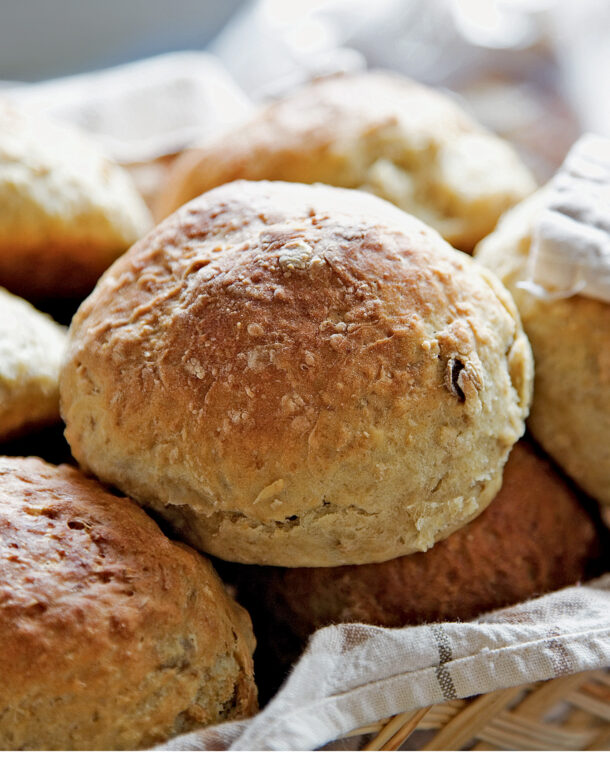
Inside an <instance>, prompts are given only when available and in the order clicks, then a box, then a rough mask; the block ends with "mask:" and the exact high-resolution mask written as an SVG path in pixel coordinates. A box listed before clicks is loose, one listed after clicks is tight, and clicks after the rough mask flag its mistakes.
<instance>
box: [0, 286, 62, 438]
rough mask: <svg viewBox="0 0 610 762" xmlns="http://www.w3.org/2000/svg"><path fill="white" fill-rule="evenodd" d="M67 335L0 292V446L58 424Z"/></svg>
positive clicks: (7, 293) (24, 303)
mask: <svg viewBox="0 0 610 762" xmlns="http://www.w3.org/2000/svg"><path fill="white" fill-rule="evenodd" d="M65 345H66V330H65V329H64V328H63V327H62V326H59V325H57V324H56V323H55V322H54V321H53V320H51V318H49V317H47V316H46V315H43V314H42V313H41V312H38V311H37V310H35V309H34V308H33V307H32V306H31V305H30V304H28V303H27V302H26V301H24V300H23V299H20V298H19V297H16V296H13V294H10V293H9V292H8V291H6V290H5V289H3V288H0V440H5V439H8V438H10V437H14V436H16V435H18V434H20V433H22V432H23V431H24V430H27V429H29V428H34V427H37V426H42V425H45V424H50V423H54V422H55V421H59V367H60V364H61V360H62V356H63V351H64V348H65Z"/></svg>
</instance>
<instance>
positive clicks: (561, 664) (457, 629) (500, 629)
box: [157, 574, 610, 751]
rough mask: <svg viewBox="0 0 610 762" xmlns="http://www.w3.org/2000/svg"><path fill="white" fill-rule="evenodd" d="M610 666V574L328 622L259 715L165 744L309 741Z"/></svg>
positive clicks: (270, 746) (255, 745) (240, 746)
mask: <svg viewBox="0 0 610 762" xmlns="http://www.w3.org/2000/svg"><path fill="white" fill-rule="evenodd" d="M605 667H610V574H607V575H605V576H603V577H601V578H600V579H598V580H595V581H594V582H592V583H589V584H588V585H582V586H575V587H570V588H565V589H564V590H560V591H558V592H556V593H551V594H549V595H546V596H543V597H542V598H537V599H535V600H532V601H529V602H527V603H523V604H520V605H518V606H513V607H510V608H507V609H502V610H500V611H497V612H493V613H491V614H488V615H485V616H482V617H480V618H479V619H477V620H476V621H473V622H447V623H443V624H430V625H422V626H419V627H405V628H400V629H398V628H397V629H386V628H382V627H373V626H370V625H363V624H341V625H334V626H331V627H325V628H324V629H322V630H319V631H318V632H317V633H315V635H314V636H313V637H312V638H311V640H310V642H309V645H308V648H307V650H306V651H305V653H304V654H303V655H302V657H301V659H300V660H299V662H298V663H297V664H296V665H295V667H294V669H293V671H292V673H291V674H290V676H289V677H288V679H287V681H286V683H285V684H284V686H283V687H282V688H281V689H280V691H279V692H278V694H277V695H276V696H275V698H274V699H273V700H272V701H271V702H270V703H269V704H268V705H267V706H266V707H265V709H264V710H263V711H261V712H260V713H259V714H258V715H257V716H256V717H253V718H252V719H250V720H243V721H240V722H232V723H227V724H225V725H219V726H216V727H213V728H207V729H204V730H201V731H197V732H194V733H190V734H187V735H185V736H181V737H178V738H175V739H173V740H171V741H169V742H168V743H166V744H164V745H163V746H160V747H157V748H159V749H165V750H196V749H197V750H198V749H202V750H203V749H206V750H213V749H216V750H219V749H231V750H235V751H238V750H312V749H318V748H320V747H322V746H324V745H325V744H327V743H328V742H330V741H332V740H334V739H336V738H338V737H339V736H341V735H343V734H345V733H347V732H349V731H351V730H354V729H356V728H358V727H361V726H364V725H367V724H371V723H374V722H377V721H379V720H381V719H384V718H386V717H389V716H391V715H394V714H398V713H400V712H405V711H409V710H413V709H418V708H420V707H425V706H430V705H432V704H436V703H440V702H443V701H447V700H450V699H455V698H466V697H468V696H474V695H478V694H481V693H490V692H492V691H495V690H499V689H502V688H510V687H513V686H519V685H525V684H528V683H531V682H537V681H541V680H551V679H553V678H555V677H561V676H563V675H568V674H574V673H577V672H586V671H589V670H594V669H600V668H605Z"/></svg>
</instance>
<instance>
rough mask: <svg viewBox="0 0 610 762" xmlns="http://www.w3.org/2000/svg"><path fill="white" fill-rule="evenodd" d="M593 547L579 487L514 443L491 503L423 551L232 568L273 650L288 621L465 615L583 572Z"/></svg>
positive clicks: (401, 622) (391, 621)
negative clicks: (372, 559)
mask: <svg viewBox="0 0 610 762" xmlns="http://www.w3.org/2000/svg"><path fill="white" fill-rule="evenodd" d="M598 553H599V543H598V541H597V534H596V529H595V526H594V523H593V521H592V520H591V518H590V517H589V515H588V513H587V511H586V510H585V507H584V505H583V497H582V495H580V494H578V493H577V492H576V491H575V490H574V489H573V488H572V487H571V486H570V485H569V484H568V483H567V482H566V480H565V478H564V477H563V476H562V475H561V473H560V472H558V471H557V469H556V468H555V467H554V466H553V465H552V464H551V462H550V461H549V460H548V459H547V458H546V457H544V455H543V454H542V453H540V452H537V451H536V450H535V449H534V448H533V447H532V446H531V445H530V444H528V443H524V442H519V443H518V444H517V445H516V446H515V447H514V448H513V450H512V451H511V454H510V457H509V459H508V463H507V464H506V468H505V469H504V480H503V484H502V489H501V490H500V492H499V493H498V495H497V496H496V497H495V498H494V500H493V501H492V503H491V505H490V506H489V507H488V508H487V510H485V511H484V512H483V513H482V514H481V515H480V516H478V517H477V518H476V519H475V520H474V521H472V522H471V523H469V524H467V525H466V526H464V527H462V528H461V529H460V530H458V531H457V532H455V533H454V534H452V535H451V536H450V537H448V538H446V539H445V540H443V541H442V542H439V543H437V544H436V545H435V546H434V547H433V548H432V549H431V550H429V551H428V552H426V553H415V554H413V555H410V556H404V557H402V558H396V559H394V560H392V561H386V562H385V563H382V564H367V565H364V566H348V567H343V568H334V569H278V568H271V567H238V566H234V567H233V568H232V569H231V570H230V572H229V573H230V576H231V578H232V581H233V582H234V584H236V586H237V588H238V590H239V592H240V599H241V600H243V602H244V604H245V605H250V606H251V611H252V615H253V617H254V621H255V626H256V625H258V626H259V627H260V632H258V631H257V632H258V636H259V639H260V640H261V641H262V642H263V643H264V647H263V648H264V649H267V651H273V649H274V648H276V646H277V643H278V642H279V637H278V633H280V632H281V633H283V632H284V630H285V629H286V628H287V630H288V631H289V632H290V633H292V634H293V635H296V636H297V637H298V638H299V639H300V640H301V641H302V640H304V639H305V638H306V637H307V636H308V635H310V634H311V633H312V632H314V631H315V630H316V629H318V628H319V627H323V626H325V625H328V624H333V623H337V622H364V623H367V624H375V625H383V626H385V627H402V626H405V625H416V624H424V623H429V622H436V621H447V620H453V621H455V620H461V621H468V620H470V619H473V618H474V617H476V616H478V615H480V614H482V613H483V612H486V611H491V610H493V609H497V608H500V607H503V606H508V605H512V604H515V603H519V602H521V601H525V600H528V599H529V598H532V597H533V596H536V595H541V594H543V593H546V592H548V591H549V590H555V589H559V588H561V587H564V586H566V585H571V584H575V583H577V582H579V581H581V580H583V579H584V578H585V577H586V575H587V568H588V564H590V562H591V561H592V560H593V559H595V557H596V555H597V554H598ZM274 658H275V659H278V658H282V655H281V654H276V655H275V657H274Z"/></svg>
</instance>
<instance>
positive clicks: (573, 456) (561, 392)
mask: <svg viewBox="0 0 610 762" xmlns="http://www.w3.org/2000/svg"><path fill="white" fill-rule="evenodd" d="M546 199H547V191H546V190H542V191H539V192H538V193H537V194H535V195H533V196H532V197H531V198H528V199H527V200H526V201H524V202H523V203H522V204H520V205H519V206H517V207H515V209H514V210H511V211H510V212H508V213H507V214H506V215H505V216H504V217H503V218H502V220H501V221H500V224H499V225H498V228H497V230H495V231H494V233H492V235H490V236H488V237H487V238H486V239H485V240H484V241H482V242H481V244H480V245H479V246H478V247H477V251H476V258H477V261H478V262H480V263H481V264H482V265H485V266H486V267H489V269H490V270H493V271H494V272H495V273H496V274H497V275H498V277H499V278H501V280H502V282H503V283H504V285H505V286H506V287H507V288H508V289H509V290H510V292H511V294H512V295H513V298H514V299H515V302H516V303H517V305H518V307H519V311H520V313H521V318H522V320H523V325H524V327H525V330H526V332H527V335H528V337H529V339H530V341H531V345H532V350H533V352H534V358H535V361H536V375H535V384H534V390H535V393H534V400H533V404H532V412H531V415H530V418H529V420H528V426H529V428H530V430H531V432H532V434H533V435H534V437H535V438H536V439H537V440H538V441H539V442H540V444H541V445H542V446H543V448H544V449H545V450H546V451H547V452H548V453H550V455H552V456H553V458H554V459H555V460H556V461H557V462H558V463H559V464H560V465H561V467H562V468H563V469H564V470H565V471H566V472H567V473H568V474H569V475H570V476H571V477H572V478H573V479H574V481H576V482H577V483H578V484H579V486H580V487H581V488H582V489H584V490H585V491H586V492H588V493H589V494H590V495H591V496H592V497H594V498H595V499H596V500H599V501H600V502H602V503H610V304H608V303H607V302H603V301H599V300H597V299H591V298H589V297H586V296H572V297H570V298H568V299H557V300H554V301H547V300H543V299H539V298H537V297H535V296H533V295H532V294H530V293H529V292H527V291H525V290H523V289H521V288H519V287H518V286H517V284H518V283H519V282H520V281H524V280H526V279H527V263H528V257H529V252H530V245H531V236H532V229H533V226H534V224H535V221H536V218H537V216H538V215H539V214H540V213H541V212H542V210H543V209H544V206H545V204H546Z"/></svg>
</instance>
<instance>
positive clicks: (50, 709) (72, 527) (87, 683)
mask: <svg viewBox="0 0 610 762" xmlns="http://www.w3.org/2000/svg"><path fill="white" fill-rule="evenodd" d="M0 535H1V537H2V542H1V543H0V603H1V605H0V674H2V680H0V748H2V749H5V750H11V749H13V750H18V749H19V750H21V749H26V750H27V749H29V750H37V749H46V750H53V749H56V750H66V751H67V750H75V749H88V750H92V749H106V750H115V749H139V748H143V747H146V746H151V745H153V744H155V743H159V742H161V741H163V740H165V739H167V738H168V737H171V736H173V735H177V734H178V733H180V732H186V731H188V730H192V729H194V728H197V727H201V726H202V725H209V724H214V723H217V722H221V721H222V720H227V719H238V718H240V717H246V716H249V715H251V714H253V713H254V712H255V711H256V687H255V685H254V680H253V673H252V659H251V655H252V651H253V649H254V637H253V634H252V629H251V625H250V620H249V617H248V615H247V614H246V612H245V611H244V610H243V609H242V608H241V607H240V606H238V605H237V604H236V603H235V602H234V601H233V600H232V599H231V598H230V597H229V596H228V595H227V593H226V592H225V590H224V588H223V586H222V583H221V581H220V579H219V578H218V576H217V575H216V573H215V572H214V570H213V569H212V567H211V565H210V563H209V561H207V560H206V559H205V558H203V557H202V556H200V555H199V554H198V553H196V552H195V551H193V550H191V549H190V548H187V547H186V546H183V545H179V544H178V543H175V542H171V541H170V540H168V539H167V538H166V537H165V536H164V535H163V533H162V532H161V530H160V529H159V528H158V526H157V525H156V524H155V523H154V521H153V520H152V519H150V518H149V517H148V516H147V515H146V514H145V513H144V511H143V510H142V509H141V508H140V507H139V506H137V505H136V504H135V503H134V502H133V501H131V500H129V499H127V498H120V497H117V496H115V495H114V494H112V493H110V492H108V491H107V490H106V489H104V488H103V487H102V485H101V484H99V483H97V482H95V481H93V480H91V479H87V478H86V477H85V476H84V475H83V474H81V473H80V472H79V471H77V470H76V469H74V468H72V467H70V466H60V467H55V466H50V465H49V464H47V463H44V461H41V460H39V459H38V458H24V459H23V458H6V457H0Z"/></svg>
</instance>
